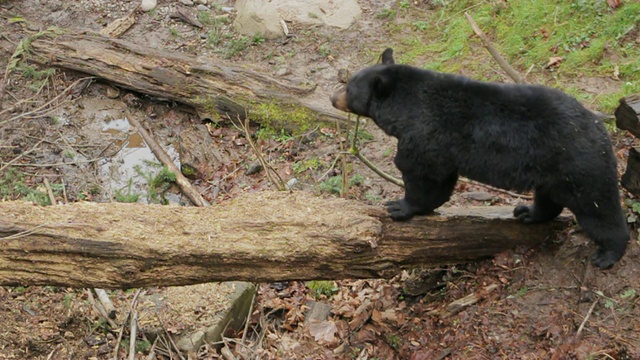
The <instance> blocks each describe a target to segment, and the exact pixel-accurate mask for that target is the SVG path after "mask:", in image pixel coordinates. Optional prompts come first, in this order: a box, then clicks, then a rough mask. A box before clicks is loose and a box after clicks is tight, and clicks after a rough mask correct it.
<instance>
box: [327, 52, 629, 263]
mask: <svg viewBox="0 0 640 360" xmlns="http://www.w3.org/2000/svg"><path fill="white" fill-rule="evenodd" d="M381 60H382V61H381V63H380V64H377V65H374V66H371V67H368V68H365V69H363V70H361V71H359V72H358V73H356V74H355V75H353V76H352V77H351V78H350V79H349V81H348V82H347V86H346V88H345V89H342V90H338V91H337V92H336V93H335V94H333V95H332V96H331V102H332V104H333V106H334V107H335V108H337V109H340V110H343V111H348V112H351V113H354V114H357V115H362V116H366V117H369V118H371V119H373V121H374V122H375V123H376V124H377V125H378V126H379V127H380V128H381V129H382V130H383V131H384V132H385V133H387V134H388V135H390V136H394V137H396V138H397V139H398V151H397V155H396V158H395V165H396V166H397V167H398V169H399V170H400V171H401V172H402V179H403V180H404V185H405V195H404V198H403V199H401V200H397V201H390V202H388V203H387V204H386V205H387V210H388V211H389V214H390V216H391V217H392V218H393V219H394V220H408V219H410V218H411V217H413V216H414V215H423V214H428V213H431V212H432V211H433V210H434V209H436V208H438V207H439V206H440V205H442V204H444V203H445V202H446V201H447V200H449V198H450V196H451V193H452V192H453V189H454V186H455V184H456V181H457V180H458V174H460V175H462V176H465V177H467V178H469V179H473V180H477V181H480V182H482V183H485V184H489V185H493V186H496V187H499V188H503V189H509V190H516V191H530V190H534V191H535V193H534V202H533V205H531V206H525V205H520V206H517V207H516V208H515V210H514V215H515V216H516V217H517V218H518V219H520V220H521V221H522V222H523V223H527V224H528V223H539V222H544V221H549V220H552V219H554V218H555V217H556V216H558V215H559V214H560V212H561V211H562V209H563V208H564V207H567V208H569V209H570V210H571V211H572V212H573V214H574V215H575V216H576V218H577V220H578V223H579V224H580V225H581V226H582V228H583V229H584V230H585V231H586V233H587V234H588V235H589V237H590V238H591V239H592V240H593V241H594V242H595V243H596V244H597V245H598V252H597V253H596V254H595V255H594V257H593V264H594V265H596V266H598V267H600V268H602V269H605V268H608V267H610V266H612V265H613V264H614V263H615V262H616V261H618V260H619V259H620V258H621V257H622V255H623V254H624V252H625V249H626V246H627V242H628V240H629V230H628V228H627V224H626V219H625V217H624V214H623V212H622V208H621V206H620V194H619V192H618V175H617V171H616V159H615V156H614V155H613V150H612V146H611V142H610V140H609V134H608V133H607V131H606V129H605V127H604V126H603V124H602V123H601V122H600V120H599V119H598V118H597V117H596V116H595V115H594V114H593V113H592V112H590V111H589V110H587V109H585V108H584V107H583V106H582V105H580V103H579V102H578V101H577V100H576V99H574V98H573V97H571V96H569V95H567V94H565V93H563V92H561V91H559V90H555V89H552V88H549V87H545V86H539V85H523V84H500V83H488V82H480V81H475V80H472V79H469V78H467V77H464V76H459V75H453V74H446V73H440V72H435V71H429V70H423V69H419V68H415V67H412V66H407V65H398V64H395V61H394V59H393V50H392V49H387V50H385V51H384V52H383V53H382V55H381Z"/></svg>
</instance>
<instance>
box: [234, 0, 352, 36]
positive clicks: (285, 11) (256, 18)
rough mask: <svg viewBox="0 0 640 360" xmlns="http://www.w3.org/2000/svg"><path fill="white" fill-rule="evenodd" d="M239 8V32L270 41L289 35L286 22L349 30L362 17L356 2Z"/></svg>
mask: <svg viewBox="0 0 640 360" xmlns="http://www.w3.org/2000/svg"><path fill="white" fill-rule="evenodd" d="M235 8H236V11H237V16H236V20H235V22H234V26H235V28H236V30H238V32H240V33H242V34H244V35H248V36H253V35H255V34H261V35H262V36H263V37H265V38H268V39H273V38H277V37H280V36H283V35H285V33H284V30H283V26H282V22H283V21H286V22H293V23H297V24H302V25H306V26H310V25H325V26H334V27H338V28H341V29H346V28H348V27H349V26H351V24H353V22H354V21H355V20H357V19H359V18H360V15H362V10H361V9H360V6H359V5H358V2H357V1H356V0H334V1H332V2H328V1H321V0H308V1H297V0H282V1H270V0H238V1H236V4H235Z"/></svg>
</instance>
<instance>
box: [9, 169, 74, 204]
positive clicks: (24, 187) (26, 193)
mask: <svg viewBox="0 0 640 360" xmlns="http://www.w3.org/2000/svg"><path fill="white" fill-rule="evenodd" d="M25 181H26V180H25V175H24V173H22V172H19V171H18V170H16V169H12V168H9V169H7V170H6V171H5V172H4V174H2V175H0V200H24V201H32V202H35V203H37V204H39V205H43V206H44V205H51V200H50V199H49V196H48V195H47V193H46V191H40V190H36V189H32V188H31V187H32V186H33V185H32V184H27V183H26V182H25ZM51 189H52V190H53V194H54V196H55V195H60V194H61V193H62V185H60V184H55V183H52V184H51Z"/></svg>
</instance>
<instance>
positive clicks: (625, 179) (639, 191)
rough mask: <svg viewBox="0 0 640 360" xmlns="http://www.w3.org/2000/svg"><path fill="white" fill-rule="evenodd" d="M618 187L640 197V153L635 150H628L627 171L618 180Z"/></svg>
mask: <svg viewBox="0 0 640 360" xmlns="http://www.w3.org/2000/svg"><path fill="white" fill-rule="evenodd" d="M620 185H622V187H624V188H625V189H627V190H628V191H629V192H630V193H632V194H633V195H635V196H640V152H638V149H637V148H633V147H632V148H631V149H629V159H628V160H627V170H626V171H625V172H624V174H623V175H622V178H621V179H620Z"/></svg>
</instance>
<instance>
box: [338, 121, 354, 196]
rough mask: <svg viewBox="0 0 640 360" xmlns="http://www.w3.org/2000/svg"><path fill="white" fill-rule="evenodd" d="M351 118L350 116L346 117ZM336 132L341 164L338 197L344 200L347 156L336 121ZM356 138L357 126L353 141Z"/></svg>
mask: <svg viewBox="0 0 640 360" xmlns="http://www.w3.org/2000/svg"><path fill="white" fill-rule="evenodd" d="M348 117H349V118H351V114H349V116H348ZM336 131H337V133H338V145H339V146H340V154H341V155H339V157H340V160H341V163H342V186H341V187H340V197H343V198H346V197H347V192H348V191H349V181H348V180H347V177H348V175H349V174H347V172H348V171H347V156H346V155H345V154H344V152H345V151H344V144H343V143H342V139H343V137H342V129H340V121H338V120H336ZM356 137H358V126H357V125H356V133H355V134H354V135H353V139H354V141H355V139H356ZM346 139H347V141H349V130H348V129H347V137H346Z"/></svg>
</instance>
